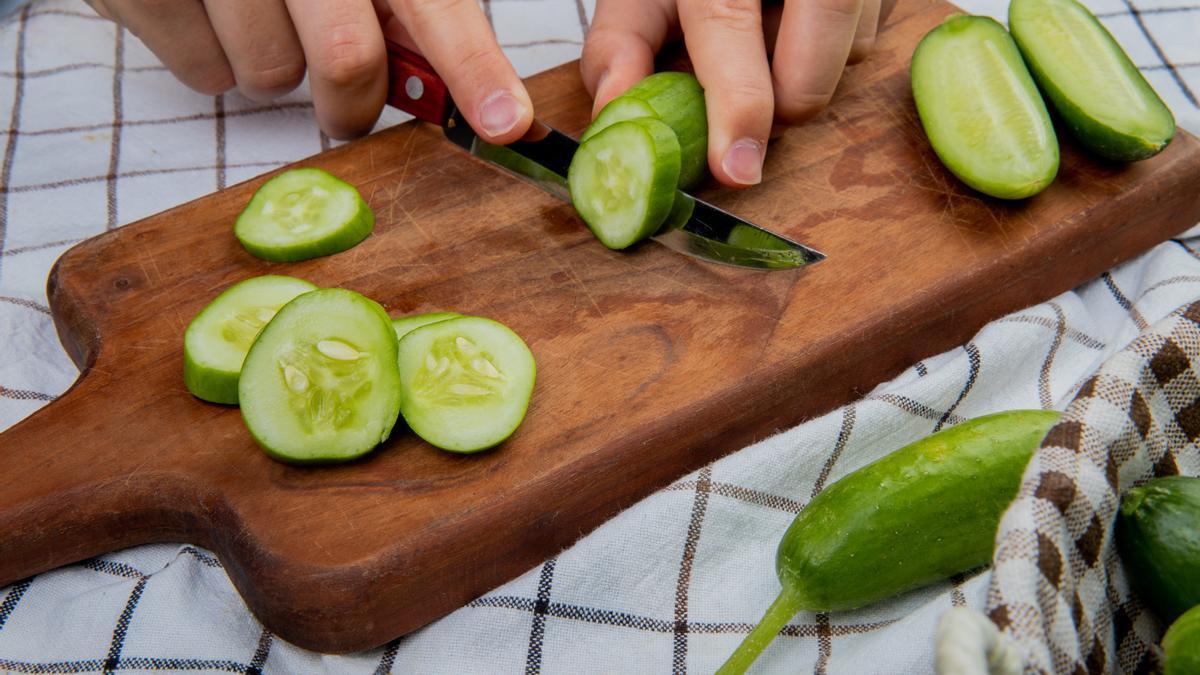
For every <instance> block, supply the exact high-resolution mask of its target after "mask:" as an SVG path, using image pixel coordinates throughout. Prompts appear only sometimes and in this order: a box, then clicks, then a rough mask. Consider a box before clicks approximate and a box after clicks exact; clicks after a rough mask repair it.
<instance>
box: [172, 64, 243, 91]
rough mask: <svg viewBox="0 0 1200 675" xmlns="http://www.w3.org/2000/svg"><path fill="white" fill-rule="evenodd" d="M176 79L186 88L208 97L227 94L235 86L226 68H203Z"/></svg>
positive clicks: (231, 75)
mask: <svg viewBox="0 0 1200 675" xmlns="http://www.w3.org/2000/svg"><path fill="white" fill-rule="evenodd" d="M178 77H179V79H180V81H182V82H183V83H184V84H186V85H187V86H188V87H190V88H192V89H194V90H196V91H198V92H200V93H201V94H207V95H209V96H216V95H217V94H222V93H224V92H227V91H229V90H230V89H232V88H233V86H234V84H235V82H234V80H233V73H231V72H230V71H229V69H228V68H204V69H201V70H197V71H194V72H190V73H187V74H180V75H179V76H178Z"/></svg>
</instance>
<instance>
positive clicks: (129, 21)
mask: <svg viewBox="0 0 1200 675" xmlns="http://www.w3.org/2000/svg"><path fill="white" fill-rule="evenodd" d="M105 5H106V11H107V12H108V13H109V14H111V18H112V19H113V20H115V21H116V22H117V23H119V24H121V25H123V26H125V27H126V28H128V29H129V32H131V33H133V34H134V35H135V36H137V38H138V39H139V40H141V41H142V43H143V44H145V45H146V47H147V48H148V49H149V50H150V51H152V52H154V55H155V56H157V57H158V58H159V60H160V61H162V63H163V65H164V66H166V67H167V70H170V71H171V73H172V74H174V75H175V77H177V78H179V81H180V82H183V83H184V84H186V85H187V86H189V87H191V88H192V89H195V90H196V91H198V92H200V93H203V94H219V93H221V92H223V91H226V90H228V89H229V88H230V87H232V86H233V85H234V79H233V70H232V69H230V67H229V61H228V60H226V58H225V52H224V51H223V50H222V49H221V43H220V42H219V41H218V40H217V36H216V33H214V32H213V29H212V26H211V25H210V24H209V21H208V14H207V13H205V11H204V5H202V4H200V2H199V0H172V1H170V2H129V3H121V2H107V3H105Z"/></svg>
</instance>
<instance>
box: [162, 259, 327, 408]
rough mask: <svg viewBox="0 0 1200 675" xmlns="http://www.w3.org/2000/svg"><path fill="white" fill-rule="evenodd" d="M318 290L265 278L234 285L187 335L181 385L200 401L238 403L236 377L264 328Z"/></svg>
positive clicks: (199, 316) (295, 281)
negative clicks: (287, 307)
mask: <svg viewBox="0 0 1200 675" xmlns="http://www.w3.org/2000/svg"><path fill="white" fill-rule="evenodd" d="M315 290H317V287H316V286H314V285H313V284H310V283H308V282H307V281H305V280H303V279H296V278H293V277H285V276H277V275H270V274H269V275H265V276H261V277H254V278H253V279H247V280H245V281H242V282H240V283H237V284H234V285H233V286H230V287H229V288H227V289H226V290H225V291H224V292H222V293H221V294H220V295H218V296H217V297H216V298H215V299H213V301H212V302H210V303H209V304H208V306H207V307H205V308H204V309H203V310H201V311H200V313H199V314H197V315H196V318H194V319H192V322H191V323H190V324H188V327H187V331H185V332H184V334H183V382H184V384H185V385H186V386H187V388H188V391H190V392H192V394H193V395H195V396H196V397H197V398H200V399H203V400H205V401H211V402H213V403H228V404H235V403H237V402H238V374H239V373H241V371H242V362H243V361H245V360H246V352H248V351H249V350H250V345H251V344H253V343H254V339H255V338H257V337H258V334H259V333H260V332H261V331H262V329H263V327H264V326H266V325H267V323H268V322H269V321H270V320H271V319H272V318H273V317H274V316H275V313H276V312H278V311H279V308H280V307H283V306H284V305H286V304H287V303H288V302H290V301H291V300H292V298H295V297H296V296H298V295H300V294H302V293H307V292H309V291H315Z"/></svg>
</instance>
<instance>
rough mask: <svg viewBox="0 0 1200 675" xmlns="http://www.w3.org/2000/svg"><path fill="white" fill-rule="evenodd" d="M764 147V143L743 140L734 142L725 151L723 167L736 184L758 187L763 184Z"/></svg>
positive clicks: (748, 139)
mask: <svg viewBox="0 0 1200 675" xmlns="http://www.w3.org/2000/svg"><path fill="white" fill-rule="evenodd" d="M762 165H763V147H762V143H759V142H758V141H756V140H754V139H752V138H743V139H740V140H737V141H734V143H733V145H731V146H729V149H728V150H726V151H725V158H724V159H722V160H721V167H722V168H723V169H725V173H727V174H729V177H730V178H732V179H733V180H734V181H735V182H737V183H741V184H742V185H757V184H759V183H761V182H762Z"/></svg>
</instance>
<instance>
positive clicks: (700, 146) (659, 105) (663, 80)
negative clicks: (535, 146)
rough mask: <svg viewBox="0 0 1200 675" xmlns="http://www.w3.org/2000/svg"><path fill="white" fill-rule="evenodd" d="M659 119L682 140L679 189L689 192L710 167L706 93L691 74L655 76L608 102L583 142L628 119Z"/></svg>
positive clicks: (659, 74) (663, 73)
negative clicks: (705, 104) (705, 103)
mask: <svg viewBox="0 0 1200 675" xmlns="http://www.w3.org/2000/svg"><path fill="white" fill-rule="evenodd" d="M638 117H656V118H658V119H660V120H662V121H663V122H666V123H667V126H669V127H671V130H672V131H674V132H675V137H676V138H677V139H679V150H680V164H679V167H680V170H679V187H680V188H683V189H687V188H689V187H691V186H692V185H695V184H696V183H697V182H698V181H699V180H700V179H701V178H703V177H704V171H705V168H706V167H707V166H708V113H707V112H706V111H705V108H704V89H703V88H701V87H700V81H699V80H697V79H696V76H695V75H692V74H691V73H678V72H669V71H668V72H661V73H655V74H653V75H651V76H649V77H647V78H645V79H644V80H642V81H641V82H638V83H637V84H635V85H633V86H632V87H630V88H629V89H627V90H626V91H625V93H624V94H621V95H620V96H618V97H617V98H614V99H613V100H611V101H609V102H608V104H607V105H605V106H604V108H603V109H601V110H600V114H599V115H596V119H595V120H593V121H592V123H591V124H590V125H588V128H587V130H586V131H584V132H583V136H582V137H581V138H580V139H579V140H580V142H583V141H586V140H587V139H589V138H591V137H592V136H594V135H596V134H597V133H599V132H600V131H602V130H604V129H607V128H608V127H610V126H612V125H613V124H616V123H617V122H622V121H625V120H629V119H635V118H638Z"/></svg>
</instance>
